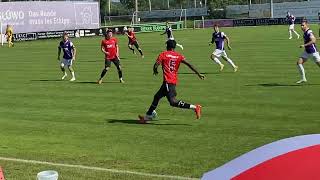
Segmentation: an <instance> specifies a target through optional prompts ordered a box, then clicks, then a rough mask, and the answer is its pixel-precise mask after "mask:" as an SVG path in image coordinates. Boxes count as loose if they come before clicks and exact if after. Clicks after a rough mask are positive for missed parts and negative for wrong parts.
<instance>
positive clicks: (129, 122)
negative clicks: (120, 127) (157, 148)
mask: <svg viewBox="0 0 320 180" xmlns="http://www.w3.org/2000/svg"><path fill="white" fill-rule="evenodd" d="M106 121H107V122H108V123H123V124H139V125H152V126H192V125H190V124H174V123H172V124H168V123H166V124H158V123H155V122H156V121H157V120H152V121H149V122H148V123H146V124H140V123H139V121H138V120H137V119H123V120H122V119H107V120H106Z"/></svg>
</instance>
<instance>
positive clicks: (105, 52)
mask: <svg viewBox="0 0 320 180" xmlns="http://www.w3.org/2000/svg"><path fill="white" fill-rule="evenodd" d="M101 51H102V52H103V53H104V54H107V55H108V54H109V53H108V52H107V51H106V50H105V49H104V46H103V44H101Z"/></svg>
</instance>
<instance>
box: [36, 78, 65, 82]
mask: <svg viewBox="0 0 320 180" xmlns="http://www.w3.org/2000/svg"><path fill="white" fill-rule="evenodd" d="M30 81H33V82H59V81H61V82H63V81H64V80H61V79H34V80H30Z"/></svg>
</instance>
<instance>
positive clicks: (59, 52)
mask: <svg viewBox="0 0 320 180" xmlns="http://www.w3.org/2000/svg"><path fill="white" fill-rule="evenodd" d="M60 54H61V47H60V46H59V47H58V58H57V59H58V61H60Z"/></svg>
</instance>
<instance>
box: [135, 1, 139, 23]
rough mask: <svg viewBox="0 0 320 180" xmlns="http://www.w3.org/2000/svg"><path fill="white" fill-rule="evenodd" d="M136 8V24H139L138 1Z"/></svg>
mask: <svg viewBox="0 0 320 180" xmlns="http://www.w3.org/2000/svg"><path fill="white" fill-rule="evenodd" d="M135 6H136V19H135V21H136V23H137V22H138V0H136V1H135Z"/></svg>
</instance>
